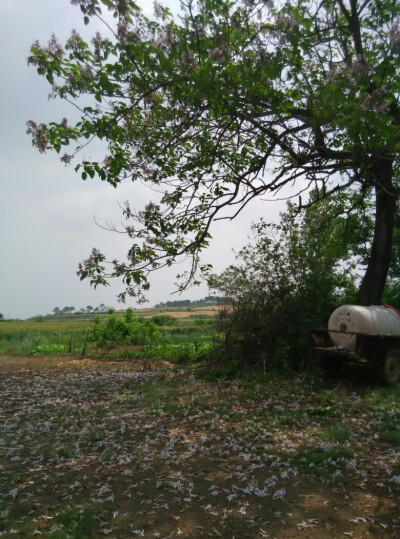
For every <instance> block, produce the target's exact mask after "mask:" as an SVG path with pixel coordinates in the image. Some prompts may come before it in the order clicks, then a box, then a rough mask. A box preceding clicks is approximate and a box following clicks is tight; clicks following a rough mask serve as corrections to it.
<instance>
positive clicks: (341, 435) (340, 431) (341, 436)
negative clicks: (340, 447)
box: [321, 425, 350, 443]
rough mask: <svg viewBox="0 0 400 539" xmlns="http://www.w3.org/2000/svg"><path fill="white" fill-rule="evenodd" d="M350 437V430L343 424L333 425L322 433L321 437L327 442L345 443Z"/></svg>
mask: <svg viewBox="0 0 400 539" xmlns="http://www.w3.org/2000/svg"><path fill="white" fill-rule="evenodd" d="M349 438H350V431H349V430H348V429H347V428H346V427H343V426H342V425H333V426H332V427H330V428H329V429H326V430H325V431H323V432H322V433H321V439H322V440H325V441H327V442H337V443H344V442H346V441H347V440H348V439H349Z"/></svg>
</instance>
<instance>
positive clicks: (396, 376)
mask: <svg viewBox="0 0 400 539" xmlns="http://www.w3.org/2000/svg"><path fill="white" fill-rule="evenodd" d="M379 375H380V379H381V381H382V382H383V383H384V384H386V385H388V386H392V385H394V384H397V383H398V382H399V380H400V352H399V350H396V349H393V350H389V352H388V353H387V354H386V356H385V357H384V358H383V360H382V362H381V364H380V366H379Z"/></svg>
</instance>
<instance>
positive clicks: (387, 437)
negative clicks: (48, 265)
mask: <svg viewBox="0 0 400 539" xmlns="http://www.w3.org/2000/svg"><path fill="white" fill-rule="evenodd" d="M135 314H136V312H135ZM158 314H159V313H158ZM164 314H166V313H164ZM168 314H170V313H168ZM188 314H189V316H188V317H186V318H185V317H182V319H183V321H181V319H179V322H178V325H172V326H167V327H166V328H165V330H164V331H165V335H164V337H165V340H164V342H161V343H159V344H157V345H155V344H152V343H150V344H148V345H145V346H143V347H142V346H137V345H136V346H133V345H131V346H121V347H116V348H113V349H112V350H110V352H109V353H108V354H107V355H106V356H103V357H100V354H97V356H96V355H95V354H94V353H92V354H89V355H85V356H82V355H80V354H78V353H69V354H67V353H65V351H63V350H61V349H58V351H57V349H56V347H55V346H53V351H52V353H43V352H42V353H39V352H38V351H36V352H34V351H33V349H30V350H29V349H28V347H27V349H26V350H27V352H26V353H17V350H16V349H13V350H11V351H10V347H11V348H12V346H14V344H15V345H17V344H18V342H20V343H21V342H23V339H22V340H19V337H18V338H17V337H14V341H13V339H12V338H11V339H10V340H8V338H7V339H5V338H4V339H3V341H2V342H3V343H4V342H8V343H9V346H8V348H9V349H8V351H4V352H3V354H1V355H0V373H1V377H0V388H1V400H0V408H1V412H0V413H1V434H0V444H1V445H0V534H1V535H3V536H5V537H11V536H17V537H31V536H32V535H42V536H43V537H56V538H67V537H82V538H83V537H101V536H108V537H115V538H119V537H132V536H138V537H179V536H180V537H183V538H185V537H187V538H192V537H194V538H196V537H199V538H200V537H226V538H228V537H229V538H231V537H240V538H247V537H249V538H251V537H296V538H297V537H312V538H314V537H315V538H317V537H319V538H320V537H345V536H348V537H357V538H361V537H380V538H382V537H383V538H386V537H398V536H399V532H400V510H399V500H400V428H399V427H400V412H399V410H400V391H399V387H394V388H390V389H388V388H382V387H379V386H378V385H377V383H376V380H375V378H374V375H373V374H372V373H370V372H368V371H361V372H359V371H356V370H351V369H348V370H346V371H345V373H344V375H343V378H342V379H341V380H336V381H332V380H323V379H322V378H321V376H320V374H319V372H318V371H316V370H313V369H312V368H311V370H309V371H308V372H297V373H296V372H280V371H271V372H266V373H260V372H242V373H241V375H240V376H236V377H234V378H232V377H231V376H230V373H229V372H226V371H224V370H223V369H222V367H221V366H220V365H219V360H218V357H216V358H215V357H214V358H213V360H212V361H209V356H208V355H207V354H206V355H204V350H206V349H207V346H208V347H212V346H214V347H215V348H216V347H217V342H216V341H217V339H218V334H217V333H216V331H215V328H214V327H212V325H208V324H209V321H208V320H207V319H201V318H200V319H197V320H198V322H197V323H196V322H195V320H196V318H195V319H194V320H193V317H192V320H190V314H193V313H190V312H189V313H188ZM148 318H150V317H148ZM167 320H168V319H167ZM200 320H202V322H201V323H199V321H200ZM3 324H4V323H2V324H1V326H0V328H1V330H2V332H3V333H2V335H3V336H4V335H9V334H10V333H11V331H10V327H9V328H8V329H7V330H5V329H4V328H5V326H3ZM19 324H23V326H22V327H24V328H25V331H26V332H25V337H26V336H29V335H37V334H39V337H40V333H41V332H42V335H44V336H45V338H44V339H43V340H42V343H46V342H47V344H48V345H50V344H52V345H55V344H56V342H55V340H53V341H51V342H50V338H49V335H51V334H52V333H58V334H60V335H62V334H64V335H65V336H66V337H65V338H66V341H65V342H66V343H67V344H68V342H69V341H68V339H70V336H71V332H72V333H73V332H74V331H75V332H77V329H76V328H79V331H81V332H82V334H83V335H85V334H86V333H87V331H88V329H89V327H90V322H89V321H87V322H85V323H84V322H79V323H76V324H77V325H76V326H71V322H70V321H67V322H64V323H62V322H59V323H58V324H59V325H58V326H56V327H53V326H51V325H50V324H51V322H40V323H36V326H35V325H29V324H34V323H33V322H24V323H19ZM24 324H26V325H25V326H24ZM47 324H49V325H47ZM64 324H65V325H64ZM37 326H40V327H37ZM20 327H21V326H19V328H20ZM41 328H45V330H41ZM63 328H64V329H65V331H62V330H63ZM7 331H8V333H7ZM18 332H20V333H21V330H20V329H18V331H17V333H14V334H12V333H11V334H12V335H17V334H18ZM85 332H86V333H85ZM46 335H47V337H46ZM60 335H59V337H58V338H59V339H60V342H61V337H60ZM164 337H163V338H164ZM46 339H47V340H46ZM54 339H55V337H54ZM26 344H27V346H28V344H29V343H26ZM202 346H204V348H203V349H202V348H201V347H202ZM184 347H186V354H183V353H182V350H183V349H184ZM157 349H158V354H157V353H156V350H157ZM173 350H175V352H172V351H173ZM190 350H191V351H192V353H191V354H190V353H189V351H190ZM202 350H203V351H202ZM89 351H90V350H89ZM93 351H94V350H93V349H92V350H91V352H93ZM168 354H169V357H166V356H168Z"/></svg>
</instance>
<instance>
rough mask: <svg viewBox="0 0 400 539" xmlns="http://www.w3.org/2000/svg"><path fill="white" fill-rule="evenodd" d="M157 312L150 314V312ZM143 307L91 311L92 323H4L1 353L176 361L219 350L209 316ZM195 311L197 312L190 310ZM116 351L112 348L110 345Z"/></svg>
mask: <svg viewBox="0 0 400 539" xmlns="http://www.w3.org/2000/svg"><path fill="white" fill-rule="evenodd" d="M154 311H155V312H156V313H157V314H156V315H154V316H151V314H152V312H154ZM154 311H153V310H152V309H146V310H143V311H141V312H140V315H141V316H139V315H137V314H136V311H133V309H130V308H129V309H127V311H126V312H123V313H111V314H107V315H105V316H101V315H96V316H94V318H92V321H91V322H90V321H84V322H70V321H69V320H67V317H66V316H65V318H63V320H64V321H60V322H55V321H43V322H33V321H28V322H3V323H2V324H1V327H0V352H6V351H7V352H11V353H15V354H24V355H57V354H66V353H72V354H76V355H89V356H90V355H92V356H103V357H111V358H116V357H121V358H125V359H135V358H143V357H153V358H160V359H165V360H167V361H172V362H177V363H188V362H192V361H196V360H197V359H198V358H205V359H209V358H210V357H211V356H212V352H213V350H214V349H221V337H220V336H219V335H218V334H217V333H216V329H215V320H213V316H212V315H204V314H200V316H202V317H204V318H201V319H197V318H194V319H193V318H191V316H190V315H191V314H193V313H188V317H187V318H175V317H174V316H172V315H170V314H163V313H161V314H159V313H160V310H154ZM194 314H195V315H196V311H194ZM116 348H117V349H118V351H114V350H115V349H116Z"/></svg>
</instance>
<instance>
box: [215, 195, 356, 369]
mask: <svg viewBox="0 0 400 539" xmlns="http://www.w3.org/2000/svg"><path fill="white" fill-rule="evenodd" d="M332 211H333V209H332V207H331V206H329V205H328V204H326V203H325V204H319V205H316V206H315V207H313V208H311V209H310V210H307V212H305V213H303V214H302V215H299V214H298V213H296V211H295V208H294V207H293V205H291V204H288V211H287V213H285V214H283V215H282V216H281V217H282V220H281V224H280V225H270V224H266V223H265V222H264V221H261V222H260V223H258V224H256V225H254V226H253V232H254V240H255V241H254V242H253V243H252V244H250V245H248V246H247V247H245V248H244V249H242V251H240V253H239V255H238V259H239V260H240V264H238V265H236V266H230V267H229V268H227V269H226V270H225V271H224V272H223V273H222V274H221V275H219V276H216V277H215V276H214V277H213V280H212V288H214V289H216V290H219V291H221V292H223V293H224V294H225V295H226V296H229V297H231V298H232V303H231V305H230V306H228V307H226V308H225V309H223V310H222V311H221V313H220V318H219V323H220V329H221V330H222V331H223V332H224V333H225V335H226V352H227V358H228V359H229V360H230V361H232V360H239V361H241V362H242V363H243V364H259V365H261V366H263V367H264V369H265V368H266V365H268V366H270V367H271V366H273V367H275V366H282V365H283V366H284V365H287V366H292V367H299V366H301V365H302V364H304V363H305V362H306V358H307V357H308V353H307V352H308V351H307V345H308V331H309V329H311V328H313V327H318V326H321V325H325V324H326V322H327V320H328V317H329V315H330V313H331V312H332V310H334V309H335V308H336V306H337V305H338V304H339V303H342V302H348V301H352V298H353V296H354V294H355V277H354V261H353V260H352V258H351V256H350V255H349V246H348V243H349V242H348V241H347V240H346V237H347V235H349V234H350V235H351V234H352V233H354V230H352V227H354V226H355V225H356V223H353V222H352V221H350V223H349V222H348V220H346V219H345V218H343V219H339V218H338V217H336V218H335V220H334V222H332V221H331V220H330V219H329V216H330V213H332ZM349 241H350V240H349Z"/></svg>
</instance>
